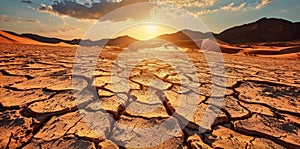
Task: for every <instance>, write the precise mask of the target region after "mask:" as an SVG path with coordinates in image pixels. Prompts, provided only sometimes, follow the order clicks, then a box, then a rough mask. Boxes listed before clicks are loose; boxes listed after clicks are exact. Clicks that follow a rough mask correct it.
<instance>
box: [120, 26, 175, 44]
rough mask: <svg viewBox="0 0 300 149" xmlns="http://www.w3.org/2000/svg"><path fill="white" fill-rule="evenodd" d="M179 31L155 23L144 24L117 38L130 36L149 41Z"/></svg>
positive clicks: (121, 33)
mask: <svg viewBox="0 0 300 149" xmlns="http://www.w3.org/2000/svg"><path fill="white" fill-rule="evenodd" d="M176 31H177V30H175V29H173V28H170V27H167V26H164V25H160V24H155V23H142V24H138V25H134V26H132V27H130V28H127V29H125V30H123V31H122V32H120V33H119V34H118V35H115V36H116V37H117V36H123V35H128V36H131V37H133V38H136V39H139V40H149V39H152V38H155V37H157V36H159V35H162V34H170V33H174V32H176Z"/></svg>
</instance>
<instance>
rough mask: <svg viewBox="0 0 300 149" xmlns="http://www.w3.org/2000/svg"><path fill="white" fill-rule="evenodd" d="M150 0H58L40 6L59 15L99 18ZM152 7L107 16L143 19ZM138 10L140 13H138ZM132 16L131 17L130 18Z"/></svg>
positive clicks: (119, 19)
mask: <svg viewBox="0 0 300 149" xmlns="http://www.w3.org/2000/svg"><path fill="white" fill-rule="evenodd" d="M148 1H149V0H122V1H120V0H113V1H112V0H110V1H109V0H103V1H101V2H100V1H99V2H98V1H96V0H93V1H70V0H62V1H56V2H55V3H54V4H53V5H50V6H47V5H45V4H41V5H40V7H39V8H38V11H40V12H47V13H50V14H55V15H58V16H69V17H73V18H77V19H90V20H98V19H100V18H101V17H103V16H105V15H106V14H108V13H110V12H112V11H114V10H117V9H118V8H121V7H124V6H127V5H131V4H137V3H141V2H148ZM151 8H152V7H144V8H138V10H128V11H126V13H124V14H118V15H113V16H111V18H106V20H110V21H124V20H127V19H142V18H145V17H147V16H148V15H149V11H150V9H151ZM137 12H138V13H137ZM129 17H130V18H129Z"/></svg>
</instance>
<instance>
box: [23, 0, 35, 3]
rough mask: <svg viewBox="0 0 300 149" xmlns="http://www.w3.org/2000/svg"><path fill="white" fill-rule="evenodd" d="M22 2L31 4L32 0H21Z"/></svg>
mask: <svg viewBox="0 0 300 149" xmlns="http://www.w3.org/2000/svg"><path fill="white" fill-rule="evenodd" d="M21 2H22V3H26V4H33V2H32V1H31V0H22V1H21Z"/></svg>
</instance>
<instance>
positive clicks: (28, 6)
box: [27, 5, 35, 10]
mask: <svg viewBox="0 0 300 149" xmlns="http://www.w3.org/2000/svg"><path fill="white" fill-rule="evenodd" d="M27 8H29V9H31V10H35V8H33V7H31V6H29V5H28V6H27Z"/></svg>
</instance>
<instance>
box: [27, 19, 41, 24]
mask: <svg viewBox="0 0 300 149" xmlns="http://www.w3.org/2000/svg"><path fill="white" fill-rule="evenodd" d="M25 22H27V23H36V24H40V23H41V22H40V21H39V20H37V19H34V20H25Z"/></svg>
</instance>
